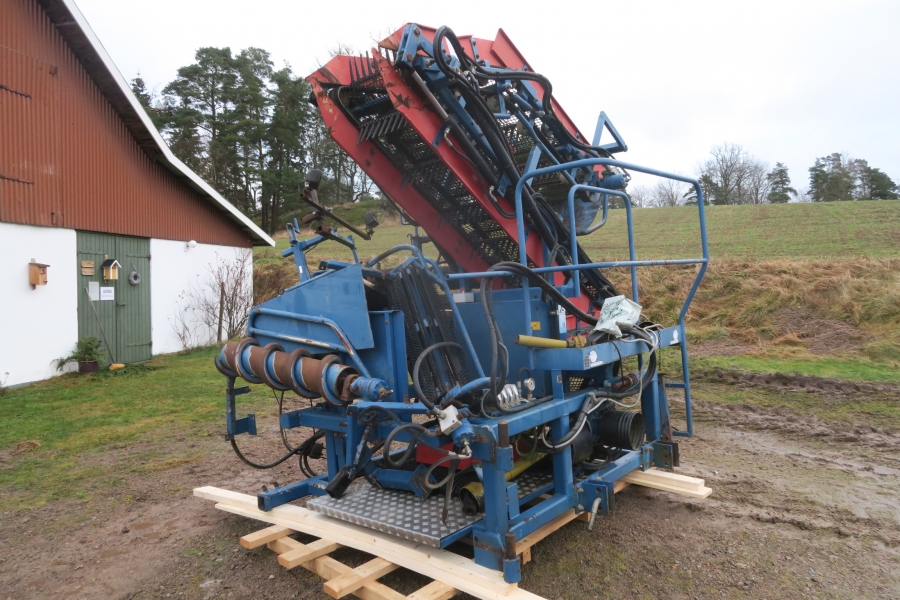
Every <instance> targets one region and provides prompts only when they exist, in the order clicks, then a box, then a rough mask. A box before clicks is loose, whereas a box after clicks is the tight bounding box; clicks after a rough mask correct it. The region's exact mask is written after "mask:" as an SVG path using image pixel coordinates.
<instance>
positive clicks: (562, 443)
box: [545, 394, 596, 452]
mask: <svg viewBox="0 0 900 600" xmlns="http://www.w3.org/2000/svg"><path fill="white" fill-rule="evenodd" d="M595 400H596V398H595V397H594V396H593V395H592V394H587V395H585V397H584V402H582V403H581V408H580V409H579V410H578V416H577V417H576V419H575V425H574V426H573V427H572V428H571V429H570V430H569V432H568V433H567V434H565V435H564V436H562V438H560V439H559V440H557V441H555V442H553V443H551V444H546V443H545V444H546V445H545V448H546V449H549V450H550V451H552V452H558V451H560V450H562V449H563V448H567V447H569V445H570V444H571V443H572V442H574V441H575V438H576V437H578V434H579V433H581V430H582V429H583V428H584V426H585V421H587V417H588V414H590V411H591V408H592V407H593V404H594V401H595Z"/></svg>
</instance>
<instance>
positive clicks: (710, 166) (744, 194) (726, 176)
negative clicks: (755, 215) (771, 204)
mask: <svg viewBox="0 0 900 600" xmlns="http://www.w3.org/2000/svg"><path fill="white" fill-rule="evenodd" d="M710 154H712V158H710V159H709V160H707V161H706V162H705V163H703V164H701V165H700V166H699V168H698V172H699V173H698V175H699V177H700V180H701V183H702V184H703V188H704V192H705V193H706V196H707V198H708V199H709V202H710V204H760V203H762V202H765V199H766V196H767V195H768V187H769V185H768V182H767V181H766V175H767V174H768V173H769V165H768V164H766V163H764V162H762V161H760V160H759V159H757V158H756V157H754V156H752V155H750V154H749V153H748V152H747V151H746V150H744V149H743V148H742V147H741V146H739V145H737V144H729V143H725V144H722V145H721V146H716V147H715V148H713V149H712V150H711V151H710ZM763 192H765V193H763Z"/></svg>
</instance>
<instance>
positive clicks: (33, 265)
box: [28, 258, 50, 289]
mask: <svg viewBox="0 0 900 600" xmlns="http://www.w3.org/2000/svg"><path fill="white" fill-rule="evenodd" d="M49 267H50V265H45V264H41V263H38V262H34V259H33V258H32V259H31V262H30V263H28V283H30V284H31V289H36V288H37V286H39V285H47V269H48V268H49Z"/></svg>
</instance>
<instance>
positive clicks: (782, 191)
mask: <svg viewBox="0 0 900 600" xmlns="http://www.w3.org/2000/svg"><path fill="white" fill-rule="evenodd" d="M767 179H768V180H769V185H770V187H769V195H768V198H767V199H768V200H769V202H772V203H774V204H780V203H784V202H790V200H791V197H792V196H796V195H797V190H795V189H794V188H792V187H791V176H790V175H789V174H788V168H787V166H786V165H784V163H780V162H777V163H775V168H774V169H772V170H771V171H769V174H768V175H767Z"/></svg>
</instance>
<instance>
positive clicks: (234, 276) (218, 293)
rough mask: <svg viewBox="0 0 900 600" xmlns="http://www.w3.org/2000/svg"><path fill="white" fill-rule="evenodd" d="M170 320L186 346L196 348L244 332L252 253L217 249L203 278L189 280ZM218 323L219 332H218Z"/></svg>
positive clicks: (249, 305) (249, 301)
mask: <svg viewBox="0 0 900 600" xmlns="http://www.w3.org/2000/svg"><path fill="white" fill-rule="evenodd" d="M176 306H177V307H176V309H175V315H174V316H173V317H171V318H170V319H169V322H170V323H171V324H172V328H173V329H174V331H175V336H176V337H177V338H178V339H179V341H180V342H181V345H182V346H183V347H185V348H196V347H198V346H204V345H207V344H211V343H213V342H218V341H221V339H222V338H224V339H232V338H235V337H238V336H240V335H243V333H244V332H245V331H246V329H247V318H248V317H249V316H250V309H251V308H253V254H252V251H251V250H250V249H235V251H234V255H233V256H232V257H227V256H222V255H220V254H219V253H218V252H216V261H215V262H214V263H210V264H209V265H207V268H206V278H205V280H204V281H202V282H200V283H194V282H190V283H189V284H188V286H187V288H186V289H185V290H184V291H183V292H182V293H181V294H180V296H179V299H178V302H177V305H176ZM220 325H221V332H220Z"/></svg>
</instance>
